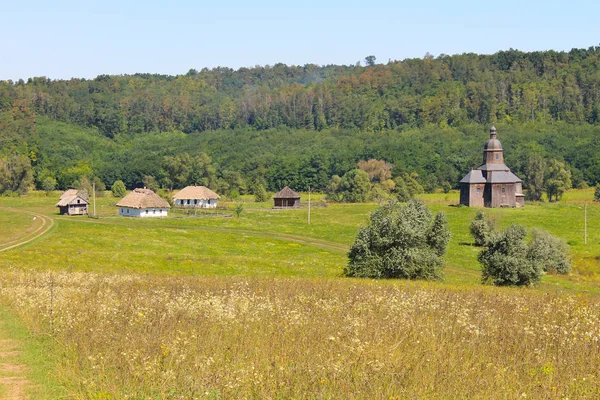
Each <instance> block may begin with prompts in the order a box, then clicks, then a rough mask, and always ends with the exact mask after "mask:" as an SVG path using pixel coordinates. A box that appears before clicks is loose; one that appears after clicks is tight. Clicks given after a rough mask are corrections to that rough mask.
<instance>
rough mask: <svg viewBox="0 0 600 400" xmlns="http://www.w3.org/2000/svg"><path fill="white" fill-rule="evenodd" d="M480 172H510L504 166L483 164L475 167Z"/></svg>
mask: <svg viewBox="0 0 600 400" xmlns="http://www.w3.org/2000/svg"><path fill="white" fill-rule="evenodd" d="M477 169H478V170H481V171H510V168H508V167H507V166H506V165H505V164H483V165H480V166H479V167H477Z"/></svg>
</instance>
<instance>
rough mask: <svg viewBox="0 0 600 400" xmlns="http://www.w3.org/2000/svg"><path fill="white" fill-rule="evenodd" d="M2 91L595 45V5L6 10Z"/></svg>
mask: <svg viewBox="0 0 600 400" xmlns="http://www.w3.org/2000/svg"><path fill="white" fill-rule="evenodd" d="M0 10H1V14H0V15H1V18H0V21H1V23H0V80H6V79H13V80H16V79H19V78H23V79H26V78H28V77H32V76H47V77H49V78H53V79H63V78H71V77H83V78H93V77H95V76H97V75H99V74H130V73H136V72H150V73H160V74H171V75H176V74H183V73H186V72H187V71H188V70H189V69H190V68H196V69H198V70H200V69H202V68H204V67H208V68H212V67H216V66H226V67H231V68H235V69H237V68H239V67H243V66H246V67H249V66H254V65H266V64H269V65H273V64H275V63H278V62H282V63H285V64H289V65H291V64H296V65H304V64H307V63H314V64H320V65H324V64H354V63H356V62H357V61H362V60H363V59H364V57H365V56H367V55H370V54H373V55H375V56H376V57H377V62H383V63H385V62H387V61H388V60H389V59H392V60H401V59H404V58H412V57H422V56H423V55H424V54H425V53H426V52H429V53H431V54H433V55H435V56H438V55H439V54H442V53H444V54H457V53H465V52H474V53H484V54H491V53H495V52H497V51H499V50H507V49H509V48H511V47H512V48H516V49H519V50H523V51H532V50H548V49H555V50H570V49H571V48H574V47H578V48H580V47H583V48H588V47H589V46H594V45H596V46H597V45H598V44H599V43H600V1H597V0H596V1H591V0H588V1H582V0H571V1H568V2H567V1H553V0H547V1H538V0H534V1H527V0H520V1H515V0H505V1H498V2H484V1H477V2H476V1H438V0H435V1H433V0H432V1H412V2H403V1H371V2H369V1H360V2H356V1H326V0H323V1H315V0H304V1H303V2H293V5H292V4H291V3H290V4H287V3H286V2H282V1H264V0H256V1H247V2H241V1H238V0H230V1H228V2H225V1H221V2H210V3H208V2H205V1H200V0H199V1H176V0H173V1H170V2H166V1H164V2H158V1H126V0H123V1H114V0H107V1H103V2H95V1H81V0H79V1H48V0H45V1H39V0H31V1H17V0H13V1H7V0H0Z"/></svg>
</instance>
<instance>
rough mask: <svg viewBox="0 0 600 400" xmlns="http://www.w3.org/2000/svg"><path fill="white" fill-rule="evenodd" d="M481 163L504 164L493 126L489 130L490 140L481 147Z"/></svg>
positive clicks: (500, 145) (500, 146) (500, 144)
mask: <svg viewBox="0 0 600 400" xmlns="http://www.w3.org/2000/svg"><path fill="white" fill-rule="evenodd" d="M483 163H484V164H504V155H503V152H502V143H500V141H499V140H498V139H496V127H495V126H494V125H492V128H491V129H490V139H489V140H488V141H487V142H486V143H485V146H483Z"/></svg>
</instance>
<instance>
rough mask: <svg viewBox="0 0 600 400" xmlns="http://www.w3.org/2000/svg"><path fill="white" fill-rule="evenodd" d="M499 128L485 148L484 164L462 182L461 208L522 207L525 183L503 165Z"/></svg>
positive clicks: (491, 132)
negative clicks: (462, 205)
mask: <svg viewBox="0 0 600 400" xmlns="http://www.w3.org/2000/svg"><path fill="white" fill-rule="evenodd" d="M496 136H497V133H496V127H495V126H493V125H492V128H491V129H490V139H489V140H488V141H487V142H486V143H485V145H484V146H483V164H482V165H480V166H479V167H477V169H474V170H471V172H469V173H468V174H467V175H465V177H464V178H463V179H462V180H461V181H460V204H464V205H465V206H469V207H492V208H496V207H523V206H524V205H525V195H524V194H523V181H522V180H521V179H520V178H519V177H518V176H516V175H515V174H513V173H512V172H510V169H509V168H508V167H507V166H506V165H505V164H504V154H503V150H502V144H501V143H500V141H499V140H498V139H497V138H496Z"/></svg>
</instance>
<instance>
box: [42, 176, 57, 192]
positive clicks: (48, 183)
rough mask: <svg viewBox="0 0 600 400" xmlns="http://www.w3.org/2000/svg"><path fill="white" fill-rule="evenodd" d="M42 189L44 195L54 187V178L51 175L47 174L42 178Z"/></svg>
mask: <svg viewBox="0 0 600 400" xmlns="http://www.w3.org/2000/svg"><path fill="white" fill-rule="evenodd" d="M42 189H44V191H45V192H46V196H48V195H49V194H50V192H51V191H53V190H54V189H56V179H54V178H53V177H51V176H47V177H45V178H44V179H43V180H42Z"/></svg>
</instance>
